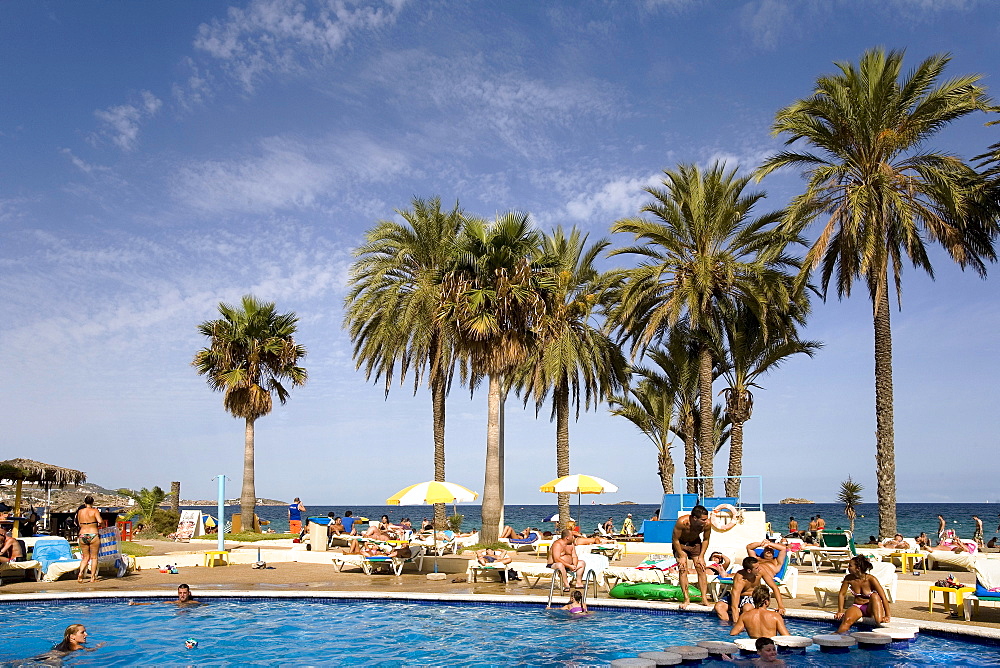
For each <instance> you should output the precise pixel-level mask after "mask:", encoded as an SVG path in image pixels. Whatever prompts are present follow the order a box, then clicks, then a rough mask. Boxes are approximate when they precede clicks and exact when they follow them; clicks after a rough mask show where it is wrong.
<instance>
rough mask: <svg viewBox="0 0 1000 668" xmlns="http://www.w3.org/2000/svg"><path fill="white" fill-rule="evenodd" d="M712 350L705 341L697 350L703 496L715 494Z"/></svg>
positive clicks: (699, 438) (699, 445) (699, 444)
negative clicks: (713, 474) (713, 478)
mask: <svg viewBox="0 0 1000 668" xmlns="http://www.w3.org/2000/svg"><path fill="white" fill-rule="evenodd" d="M712 398H713V397H712V351H711V350H709V347H708V344H707V343H702V344H701V346H700V348H699V350H698V403H699V410H698V413H699V417H700V419H701V424H700V425H699V434H698V451H699V452H700V454H701V458H700V459H701V475H702V476H703V477H705V479H704V480H702V483H703V487H702V489H703V490H704V495H705V496H715V481H714V480H712V478H711V476H712V472H713V468H714V467H713V458H714V457H715V416H714V415H713V414H712Z"/></svg>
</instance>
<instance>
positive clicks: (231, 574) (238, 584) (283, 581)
mask: <svg viewBox="0 0 1000 668" xmlns="http://www.w3.org/2000/svg"><path fill="white" fill-rule="evenodd" d="M142 544H144V545H151V546H152V547H153V551H152V553H151V555H154V556H155V555H162V556H163V557H164V559H163V563H164V565H166V564H167V563H171V559H170V556H171V555H176V554H178V553H179V552H181V551H190V552H199V551H202V550H205V549H210V548H209V547H205V546H199V547H198V548H195V547H194V546H193V545H192V546H187V545H181V544H178V543H173V542H167V541H142ZM257 545H259V544H252V545H246V546H244V547H243V548H242V549H243V550H256V547H257ZM262 547H264V546H263V545H262ZM267 547H268V549H271V548H272V546H267ZM326 554H329V555H330V557H331V561H332V557H333V555H334V554H335V553H334V552H329V553H326ZM463 556H465V555H463ZM643 556H644V555H638V554H636V555H627V556H626V557H625V558H624V559H623V560H622V561H616V562H615V564H614V565H615V566H635V565H636V564H638V563H639V562H640V561H641V560H642V558H643ZM516 559H517V560H518V561H542V560H541V559H539V558H537V557H534V556H533V555H531V554H530V553H527V554H526V553H523V552H522V553H519V554H518V555H517V557H516ZM268 565H269V566H271V568H267V569H263V570H261V569H254V568H251V567H250V565H249V564H234V565H231V566H220V567H216V568H205V567H200V566H198V567H181V568H179V569H178V570H179V572H178V574H177V575H171V574H169V573H160V572H159V571H157V570H155V569H143V570H141V571H138V572H135V573H131V574H129V575H127V576H126V577H124V578H115V577H106V578H105V579H102V580H100V581H98V582H97V583H94V584H89V583H85V584H78V583H77V582H76V580H75V579H73V578H72V576H70V575H67V576H64V578H63V579H61V580H59V581H57V582H21V581H12V580H9V579H7V580H5V581H4V585H3V586H2V587H0V602H2V600H3V596H4V595H6V594H31V593H70V592H72V593H76V594H78V593H88V592H102V593H105V594H106V593H110V592H121V595H122V596H128V595H129V592H138V591H163V593H164V596H169V597H170V598H173V597H174V596H175V595H176V594H175V592H176V588H177V585H179V584H181V583H187V584H189V585H190V586H191V589H192V591H193V592H194V594H195V596H196V597H197V595H198V593H199V592H218V593H223V592H227V591H231V592H241V591H253V592H268V591H288V592H291V591H296V590H301V591H308V592H319V591H347V592H362V591H373V592H380V591H391V592H403V593H407V592H425V593H447V594H484V595H492V596H497V595H519V596H532V595H534V596H538V597H539V598H541V599H542V600H544V599H545V598H546V597H547V596H548V591H549V590H548V585H547V583H546V582H545V581H543V582H542V583H540V584H539V586H538V587H537V588H530V587H529V586H528V583H527V582H526V581H524V580H522V581H514V582H510V583H508V584H503V583H500V582H492V581H491V582H483V581H480V582H478V583H472V582H452V580H453V579H456V578H459V579H464V576H463V575H460V574H454V573H449V574H448V579H446V580H428V579H427V578H426V577H425V575H424V574H422V573H415V572H413V571H412V570H407V571H405V572H404V573H403V574H402V575H400V576H398V577H397V576H394V575H365V574H364V573H362V572H361V571H358V570H352V569H350V568H347V569H345V570H344V571H343V572H338V571H337V569H336V568H335V567H334V566H333V565H332V563H331V565H325V564H312V563H298V562H272V563H270V564H268ZM956 575H958V576H959V579H960V580H962V581H963V582H968V581H970V580H971V579H972V574H971V573H960V574H956ZM831 576H836V573H833V572H832V571H829V572H821V573H820V574H819V576H818V577H831ZM811 577H814V576H812V573H811V572H808V571H807V570H805V569H800V581H799V591H798V598H795V599H792V600H786V602H785V607H786V608H787V609H790V610H791V609H800V610H811V611H820V610H823V611H826V612H832V611H833V610H835V609H836V608H835V607H834V608H831V607H827V608H820V607H819V606H817V604H816V599H815V596H814V595H813V589H812V581H813V580H812V579H811ZM945 577H947V573H945V572H943V571H931V572H930V573H927V572H924V573H921V575H920V576H914V575H912V574H909V573H908V574H902V573H900V574H899V578H900V580H920V581H924V582H928V583H931V582H934V581H935V580H939V579H942V578H945ZM591 591H593V590H591ZM563 596H564V595H563V594H561V593H560V594H559V596H558V598H559V599H560V600H561V599H562V597H563ZM591 596H592V594H591ZM606 598H607V592H605V591H603V590H602V591H601V593H600V596H599V597H598V599H596V600H594V599H593V598H591V602H592V603H593V604H599V603H600V601H601V600H604V599H606ZM937 600H938V603H937V604H936V606H935V612H933V613H928V612H927V601H926V599H925V600H923V601H896V602H895V603H893V604H892V614H893V617H894V618H905V619H914V620H920V621H933V622H947V623H950V624H963V625H972V626H981V627H987V628H993V629H1000V608H997V607H994V606H993V605H991V604H985V605H983V606H981V607H980V612H979V614H978V615H977V618H976V621H975V622H965V621H962V620H961V619H960V618H959V617H949V616H948V615H947V614H946V613H944V612H942V607H941V604H940V596H938V599H937ZM772 607H773V606H772ZM708 622H709V618H706V623H708ZM711 623H712V624H714V621H712V622H711Z"/></svg>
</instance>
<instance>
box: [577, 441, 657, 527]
mask: <svg viewBox="0 0 1000 668" xmlns="http://www.w3.org/2000/svg"><path fill="white" fill-rule="evenodd" d="M656 463H657V464H658V465H659V469H660V486H661V487H663V493H664V494H673V493H674V459H673V457H671V456H670V444H669V443H668V444H666V445H663V446H661V447H660V454H659V456H658V457H657V458H656ZM559 512H562V511H561V510H560V511H559Z"/></svg>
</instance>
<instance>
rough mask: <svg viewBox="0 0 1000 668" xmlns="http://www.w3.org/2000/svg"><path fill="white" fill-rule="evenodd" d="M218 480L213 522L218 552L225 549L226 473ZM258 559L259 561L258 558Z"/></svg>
mask: <svg viewBox="0 0 1000 668" xmlns="http://www.w3.org/2000/svg"><path fill="white" fill-rule="evenodd" d="M218 480H219V521H218V522H216V524H215V532H216V534H217V535H218V537H219V552H225V551H226V474H224V473H220V474H219V476H218ZM258 561H260V560H259V559H258Z"/></svg>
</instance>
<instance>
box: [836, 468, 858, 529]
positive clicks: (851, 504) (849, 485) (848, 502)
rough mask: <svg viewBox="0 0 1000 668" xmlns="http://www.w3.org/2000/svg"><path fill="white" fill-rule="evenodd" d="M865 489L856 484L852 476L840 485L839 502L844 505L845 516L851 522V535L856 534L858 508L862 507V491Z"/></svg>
mask: <svg viewBox="0 0 1000 668" xmlns="http://www.w3.org/2000/svg"><path fill="white" fill-rule="evenodd" d="M863 489H864V487H862V486H861V484H860V483H856V482H854V481H853V480H851V476H847V480H845V481H843V482H842V483H840V491H839V492H838V493H837V500H838V501H840V502H841V503H842V504H844V514H845V515H847V519H849V520H850V521H851V533H854V520H855V518H857V516H858V506H859V505H861V490H863Z"/></svg>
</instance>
